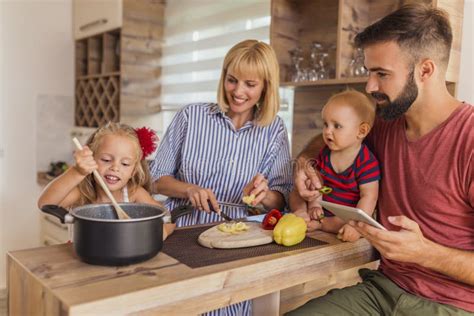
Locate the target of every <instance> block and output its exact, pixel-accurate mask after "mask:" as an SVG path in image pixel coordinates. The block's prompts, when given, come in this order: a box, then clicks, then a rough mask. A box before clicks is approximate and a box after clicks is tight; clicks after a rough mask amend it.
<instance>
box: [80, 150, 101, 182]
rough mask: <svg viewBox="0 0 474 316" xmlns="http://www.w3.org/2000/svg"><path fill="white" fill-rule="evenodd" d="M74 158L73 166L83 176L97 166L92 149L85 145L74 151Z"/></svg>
mask: <svg viewBox="0 0 474 316" xmlns="http://www.w3.org/2000/svg"><path fill="white" fill-rule="evenodd" d="M74 160H75V161H76V165H75V166H74V168H75V169H76V170H77V171H78V172H79V173H80V174H81V175H83V176H87V175H89V174H91V173H92V172H93V171H94V170H96V169H97V168H98V167H99V166H98V165H97V162H96V161H95V160H94V155H93V154H92V151H91V150H90V149H89V147H87V146H84V148H83V149H82V150H76V151H75V152H74Z"/></svg>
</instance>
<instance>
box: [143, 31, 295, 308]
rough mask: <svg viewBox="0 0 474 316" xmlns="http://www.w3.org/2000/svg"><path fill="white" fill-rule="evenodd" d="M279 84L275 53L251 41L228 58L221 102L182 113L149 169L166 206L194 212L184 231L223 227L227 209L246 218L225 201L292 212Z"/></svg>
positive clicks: (183, 219) (180, 222)
mask: <svg viewBox="0 0 474 316" xmlns="http://www.w3.org/2000/svg"><path fill="white" fill-rule="evenodd" d="M278 86H279V68H278V62H277V59H276V56H275V53H274V51H273V49H272V48H271V47H270V46H269V45H268V44H265V43H262V42H259V41H256V40H246V41H243V42H240V43H238V44H237V45H235V46H234V47H232V48H231V49H230V51H229V52H228V53H227V55H226V56H225V59H224V65H223V68H222V74H221V79H220V82H219V87H218V92H217V100H218V101H217V103H194V104H190V105H187V106H186V107H184V108H183V109H182V110H180V111H179V112H178V113H177V114H176V116H175V117H174V119H173V121H172V123H171V125H170V126H169V128H168V130H167V131H166V134H165V136H164V138H163V139H162V142H161V145H160V148H159V149H158V152H157V155H156V158H155V160H154V161H153V162H152V164H151V168H150V169H151V175H152V177H153V180H154V190H155V191H158V192H160V193H161V194H164V195H167V196H168V197H169V199H168V200H167V202H166V206H167V207H170V208H171V209H172V208H173V207H174V206H179V205H181V204H185V203H188V202H190V203H191V204H192V205H193V206H194V208H195V210H194V211H193V213H191V214H189V215H187V216H183V217H181V218H180V219H178V221H177V225H178V226H187V225H195V224H204V223H212V222H216V221H221V220H222V218H221V217H220V216H219V214H218V212H219V211H220V210H223V211H225V212H226V213H227V214H228V215H230V216H231V217H233V218H241V217H245V216H247V215H248V214H247V213H246V209H245V208H242V207H226V206H223V205H222V204H219V203H218V202H230V203H242V197H243V196H246V195H252V194H253V195H254V196H255V200H254V201H253V203H254V204H259V203H261V204H263V206H265V207H266V208H267V209H271V208H278V209H282V208H283V207H284V206H285V200H286V197H287V195H288V193H289V191H290V189H291V185H292V176H291V166H290V151H289V143H288V134H287V131H286V128H285V125H284V123H283V120H282V119H281V118H280V117H278V116H277V112H278V110H279V95H278ZM212 209H214V210H215V211H216V212H212V211H211V210H212ZM220 313H227V314H239V315H245V314H249V313H250V304H248V303H245V304H235V305H232V306H229V307H227V308H226V311H222V310H221V311H216V312H214V313H212V314H220Z"/></svg>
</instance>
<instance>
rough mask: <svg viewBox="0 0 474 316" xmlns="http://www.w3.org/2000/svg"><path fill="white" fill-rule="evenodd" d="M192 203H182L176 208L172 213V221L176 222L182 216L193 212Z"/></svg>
mask: <svg viewBox="0 0 474 316" xmlns="http://www.w3.org/2000/svg"><path fill="white" fill-rule="evenodd" d="M193 209H194V208H193V206H192V205H181V206H178V207H176V208H174V209H173V210H172V211H171V212H170V213H171V223H176V220H177V219H178V218H180V217H181V216H184V215H188V214H191V213H192V212H193Z"/></svg>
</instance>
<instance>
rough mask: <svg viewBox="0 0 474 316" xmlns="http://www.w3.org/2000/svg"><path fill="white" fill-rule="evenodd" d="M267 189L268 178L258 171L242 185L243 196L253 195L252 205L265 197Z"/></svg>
mask: <svg viewBox="0 0 474 316" xmlns="http://www.w3.org/2000/svg"><path fill="white" fill-rule="evenodd" d="M268 191H269V188H268V180H267V179H266V178H265V177H264V176H263V175H262V174H260V173H258V174H257V175H256V176H255V177H253V179H252V180H251V181H250V182H249V183H248V184H247V185H246V186H245V187H244V189H243V194H244V196H249V195H254V196H255V199H254V200H253V202H252V205H253V206H255V205H258V204H259V203H261V202H262V201H263V200H264V199H265V198H266V197H267V193H268Z"/></svg>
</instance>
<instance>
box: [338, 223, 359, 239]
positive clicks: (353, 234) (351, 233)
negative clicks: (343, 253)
mask: <svg viewBox="0 0 474 316" xmlns="http://www.w3.org/2000/svg"><path fill="white" fill-rule="evenodd" d="M337 238H338V239H340V240H342V241H356V240H358V239H359V238H360V234H359V233H358V232H357V230H355V228H353V227H351V225H349V224H345V225H344V226H342V228H341V229H339V232H338V234H337Z"/></svg>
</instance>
